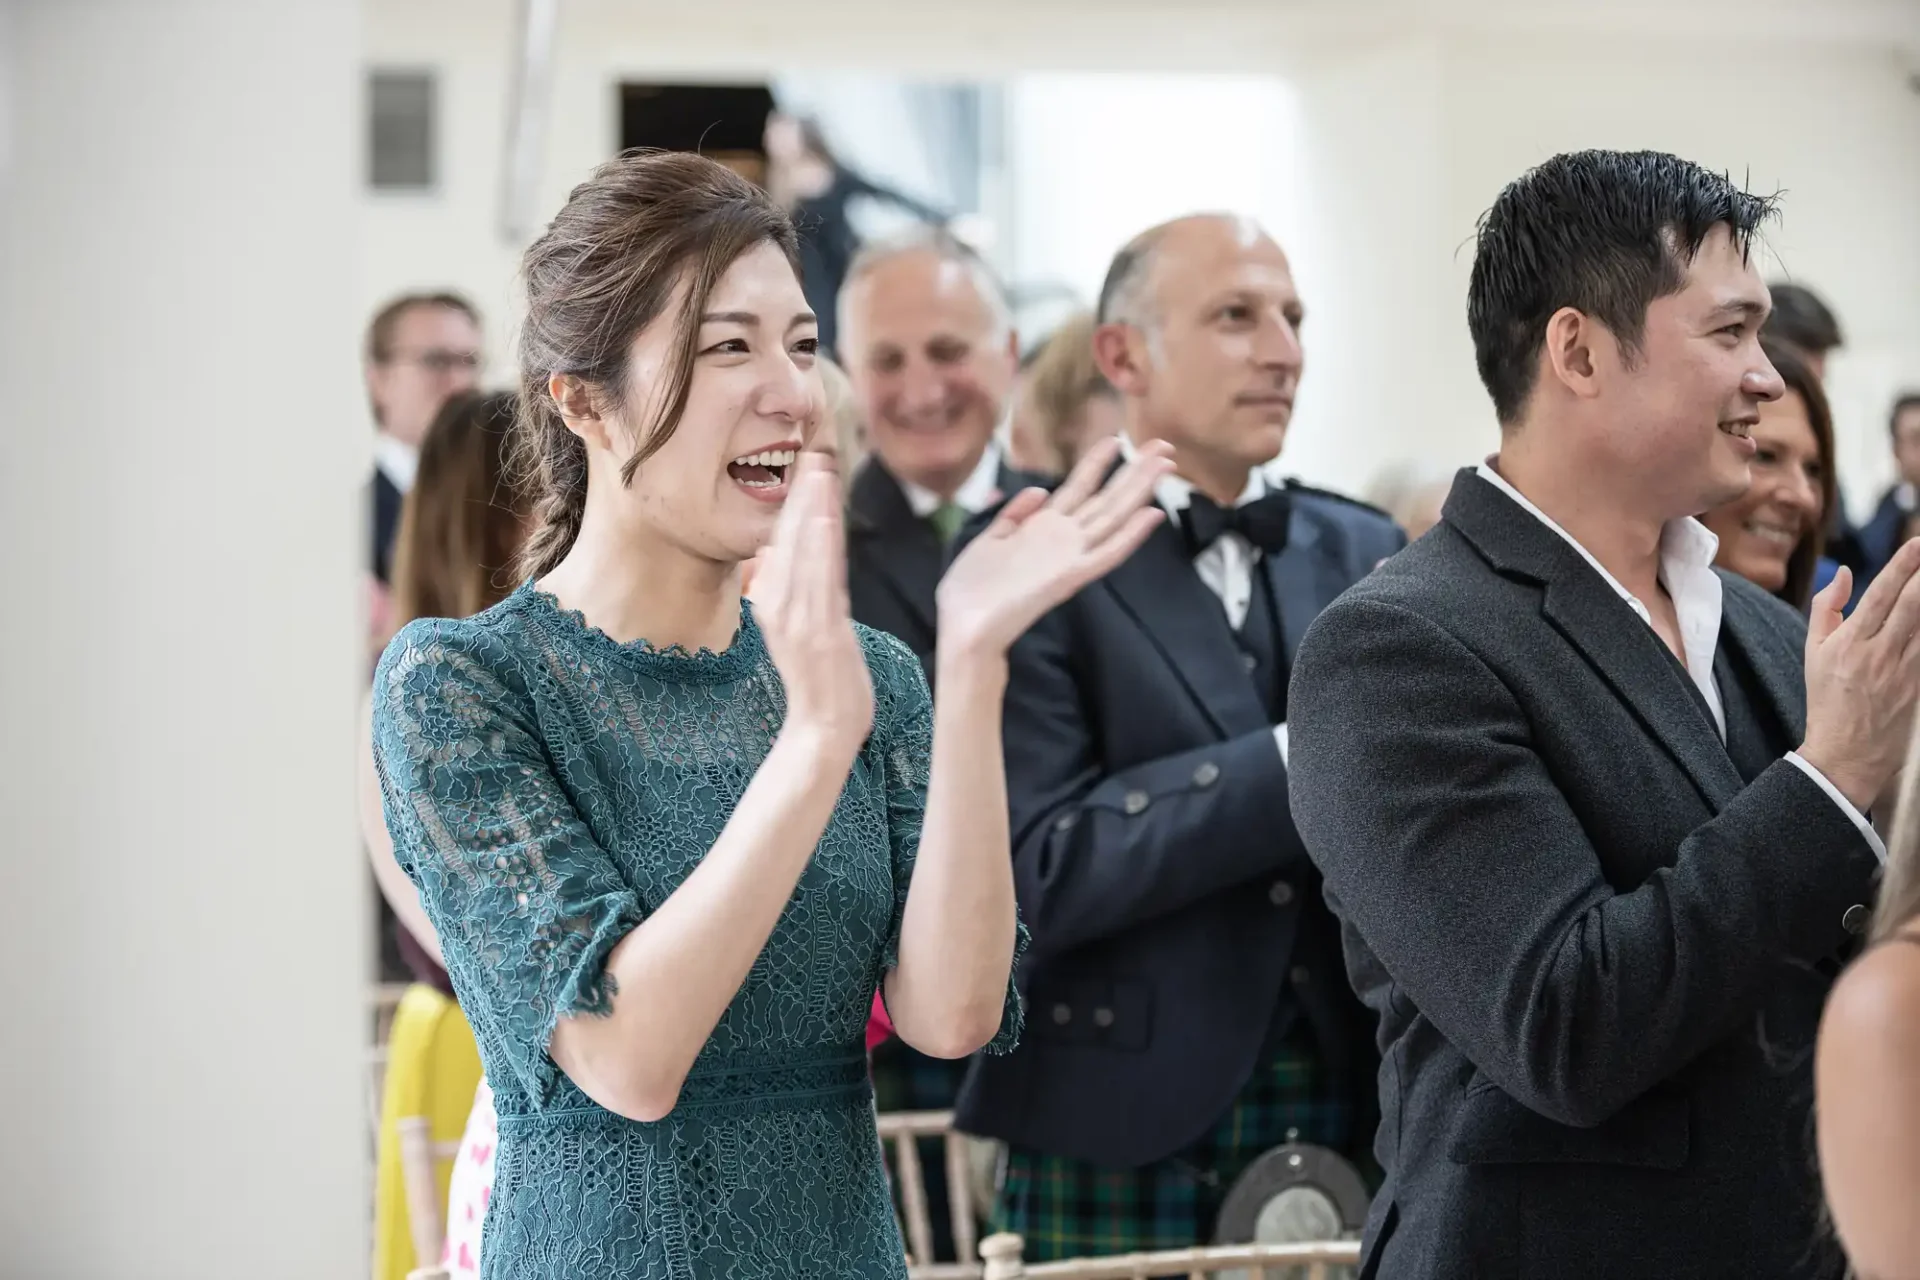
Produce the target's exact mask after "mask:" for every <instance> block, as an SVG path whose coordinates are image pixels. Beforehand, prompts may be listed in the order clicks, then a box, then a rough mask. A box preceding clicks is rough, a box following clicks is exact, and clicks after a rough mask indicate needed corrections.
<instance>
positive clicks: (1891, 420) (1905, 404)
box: [1887, 391, 1920, 438]
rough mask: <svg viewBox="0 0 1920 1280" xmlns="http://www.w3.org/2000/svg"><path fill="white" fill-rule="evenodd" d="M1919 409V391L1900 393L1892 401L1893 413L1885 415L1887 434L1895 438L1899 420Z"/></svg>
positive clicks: (1897, 433) (1898, 428) (1898, 430)
mask: <svg viewBox="0 0 1920 1280" xmlns="http://www.w3.org/2000/svg"><path fill="white" fill-rule="evenodd" d="M1915 409H1920V391H1902V392H1901V393H1900V394H1899V395H1898V396H1896V397H1895V398H1894V401H1893V411H1892V412H1890V413H1889V414H1887V434H1888V435H1891V436H1895V437H1896V438H1897V437H1898V435H1899V432H1900V419H1901V418H1903V417H1905V416H1906V415H1907V414H1909V413H1911V412H1912V411H1913V410H1915Z"/></svg>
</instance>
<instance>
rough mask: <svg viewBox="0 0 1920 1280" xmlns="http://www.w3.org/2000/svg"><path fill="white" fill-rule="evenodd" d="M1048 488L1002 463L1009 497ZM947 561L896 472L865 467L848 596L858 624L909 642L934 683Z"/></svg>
mask: <svg viewBox="0 0 1920 1280" xmlns="http://www.w3.org/2000/svg"><path fill="white" fill-rule="evenodd" d="M1044 483H1046V481H1044V480H1043V479H1042V478H1041V477H1039V476H1034V475H1029V474H1028V473H1026V472H1024V471H1016V470H1014V469H1013V468H1012V467H1009V466H1007V465H1006V464H1005V463H1004V462H1002V463H1001V464H1000V479H999V488H1000V492H1001V494H1002V496H1004V497H1008V498H1011V497H1012V496H1013V495H1014V494H1015V493H1017V492H1018V491H1019V490H1021V489H1024V488H1027V487H1029V486H1031V485H1038V484H1044ZM946 561H947V549H946V548H945V547H943V546H941V545H940V539H939V536H938V535H936V534H935V533H934V531H933V526H932V525H930V524H928V523H927V522H926V521H925V520H923V519H921V518H920V517H919V516H917V515H915V514H914V513H913V507H912V506H911V505H910V504H909V503H908V502H907V495H906V491H905V490H904V489H902V488H901V487H900V482H899V481H898V480H896V479H894V477H893V473H892V472H890V471H888V470H887V469H886V467H884V466H883V465H881V462H880V459H879V458H877V457H869V458H867V460H866V461H864V462H862V463H861V464H860V469H859V470H858V471H857V472H855V473H854V477H853V485H852V488H851V492H850V493H849V494H848V496H847V596H848V601H849V603H850V605H851V607H852V610H853V617H854V621H856V622H861V623H864V624H866V625H867V626H869V627H872V628H874V629H875V630H877V631H885V632H888V633H889V634H891V635H895V636H898V637H899V638H900V639H902V640H904V641H906V642H907V647H908V648H910V649H912V650H913V651H914V653H916V654H918V655H919V657H920V664H921V666H923V667H925V668H926V671H927V679H928V680H932V679H933V650H934V621H935V619H934V589H935V588H936V587H937V586H939V584H940V574H941V572H942V571H943V570H944V569H945V568H946Z"/></svg>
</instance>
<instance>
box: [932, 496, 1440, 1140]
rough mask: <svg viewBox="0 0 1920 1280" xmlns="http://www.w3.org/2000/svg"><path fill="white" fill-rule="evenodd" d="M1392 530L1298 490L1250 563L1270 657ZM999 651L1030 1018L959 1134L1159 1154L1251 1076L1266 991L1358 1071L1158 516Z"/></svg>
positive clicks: (1333, 948)
mask: <svg viewBox="0 0 1920 1280" xmlns="http://www.w3.org/2000/svg"><path fill="white" fill-rule="evenodd" d="M1404 543H1405V538H1404V536H1403V535H1402V534H1401V533H1400V531H1399V529H1398V528H1396V527H1395V526H1394V524H1393V523H1392V521H1391V520H1389V519H1388V518H1387V517H1386V516H1385V515H1383V514H1381V513H1380V512H1377V511H1375V510H1373V509H1372V508H1370V507H1363V506H1361V505H1360V504H1358V503H1353V502H1349V501H1347V500H1345V499H1341V498H1336V497H1333V496H1331V495H1326V494H1320V493H1318V492H1315V491H1312V490H1306V489H1299V488H1296V489H1295V490H1294V503H1293V514H1292V520H1291V524H1290V540H1289V542H1288V544H1287V547H1286V550H1285V551H1284V552H1283V553H1282V554H1280V555H1278V556H1268V557H1262V559H1261V561H1260V567H1259V570H1258V571H1259V572H1263V573H1266V574H1268V575H1269V578H1270V584H1271V587H1272V591H1273V598H1274V600H1275V602H1276V604H1277V607H1278V611H1279V613H1280V617H1281V624H1282V631H1283V636H1282V640H1283V644H1284V647H1285V650H1286V655H1287V657H1288V658H1289V659H1290V658H1291V657H1292V655H1293V651H1294V649H1295V648H1296V647H1297V645H1298V644H1299V642H1300V638H1301V636H1302V635H1303V634H1304V633H1305V632H1306V628H1307V624H1308V623H1309V622H1311V621H1312V620H1313V618H1314V616H1315V615H1316V614H1318V613H1319V612H1320V610H1321V609H1323V608H1324V607H1325V606H1326V605H1327V603H1328V602H1329V601H1331V600H1332V599H1333V598H1334V597H1335V596H1337V595H1339V594H1340V593H1341V592H1342V591H1344V590H1346V589H1347V588H1348V587H1349V586H1351V585H1352V584H1353V583H1354V582H1356V581H1358V580H1359V579H1361V578H1362V577H1364V576H1365V575H1366V574H1367V573H1368V572H1370V571H1371V570H1372V569H1373V567H1374V565H1375V564H1377V563H1378V562H1379V561H1380V560H1381V559H1382V558H1383V557H1386V556H1389V555H1391V554H1393V553H1394V552H1395V551H1396V550H1398V549H1399V548H1400V547H1401V546H1402V545H1403V544H1404ZM1010 662H1011V681H1010V683H1009V685H1008V688H1007V696H1006V711H1005V739H1006V757H1007V793H1008V799H1009V802H1010V807H1011V810H1012V830H1013V859H1014V878H1015V884H1016V886H1017V891H1018V895H1019V901H1020V908H1021V911H1022V913H1023V914H1024V917H1025V919H1026V922H1027V924H1028V926H1029V928H1030V929H1031V930H1032V935H1033V941H1032V948H1031V950H1030V951H1029V953H1028V956H1027V960H1026V963H1025V964H1024V965H1023V967H1022V971H1021V974H1020V982H1021V985H1022V987H1023V988H1024V989H1025V991H1026V994H1027V999H1028V1002H1029V1004H1028V1010H1029V1011H1028V1018H1027V1028H1026V1034H1025V1037H1024V1039H1023V1041H1022V1043H1021V1045H1020V1047H1019V1049H1018V1050H1016V1051H1015V1052H1014V1053H1012V1054H1010V1055H1008V1056H1006V1057H981V1058H978V1059H976V1060H975V1062H974V1064H973V1066H972V1067H971V1068H970V1070H969V1073H968V1077H967V1083H966V1086H965V1088H964V1089H963V1090H962V1091H961V1095H960V1105H959V1125H960V1127H961V1128H962V1129H964V1130H966V1131H968V1132H970V1133H978V1134H984V1135H987V1136H990V1137H996V1138H1003V1139H1006V1140H1007V1141H1009V1142H1013V1143H1017V1144H1019V1145H1021V1146H1024V1147H1028V1148H1032V1149H1036V1150H1039V1151H1042V1152H1046V1153H1049V1154H1055V1155H1062V1156H1068V1157H1073V1158H1076V1159H1081V1160H1088V1161H1092V1162H1094V1163H1097V1164H1103V1165H1109V1166H1132V1165H1140V1164H1145V1163H1147V1162H1149V1161H1152V1160H1156V1159H1159V1158H1161V1157H1164V1156H1167V1155H1169V1154H1172V1153H1173V1152H1176V1151H1178V1150H1179V1149H1181V1148H1182V1147H1185V1146H1187V1145H1188V1144H1190V1143H1191V1142H1192V1141H1193V1140H1194V1139H1196V1138H1198V1137H1199V1136H1200V1135H1201V1134H1202V1133H1204V1132H1205V1130H1206V1129H1207V1128H1208V1127H1209V1126H1210V1125H1212V1124H1213V1123H1214V1122H1215V1121H1216V1120H1218V1119H1219V1117H1220V1115H1221V1114H1222V1113H1223V1112H1224V1111H1225V1110H1226V1109H1227V1107H1228V1106H1229V1105H1230V1104H1231V1103H1232V1101H1233V1099H1234V1096H1235V1095H1236V1094H1237V1093H1238V1092H1239V1091H1240V1089H1241V1088H1242V1086H1243V1085H1244V1084H1245V1083H1246V1081H1247V1079H1248V1078H1249V1076H1250V1074H1251V1072H1252V1070H1253V1068H1254V1066H1255V1065H1256V1062H1257V1059H1258V1056H1259V1054H1260V1052H1261V1049H1262V1047H1263V1041H1264V1040H1265V1038H1266V1036H1267V1033H1268V1031H1269V1027H1270V1023H1271V1022H1272V1021H1273V1018H1274V1015H1275V1013H1276V1010H1277V1009H1278V1008H1279V1006H1280V1002H1281V1000H1282V998H1283V992H1289V993H1290V995H1289V996H1288V998H1291V999H1294V1000H1296V1001H1297V1003H1298V1006H1299V1007H1301V1008H1302V1009H1303V1010H1304V1011H1305V1012H1306V1013H1307V1014H1308V1016H1309V1017H1310V1018H1311V1021H1312V1024H1313V1027H1314V1029H1315V1030H1316V1031H1317V1032H1318V1033H1319V1040H1320V1042H1321V1047H1322V1049H1323V1051H1325V1052H1326V1053H1327V1054H1328V1055H1329V1056H1330V1057H1331V1058H1332V1059H1334V1060H1336V1061H1335V1065H1336V1066H1339V1065H1341V1064H1342V1061H1344V1062H1345V1065H1346V1066H1347V1068H1348V1069H1349V1070H1351V1069H1353V1067H1354V1065H1355V1064H1353V1063H1352V1062H1351V1061H1350V1059H1351V1058H1353V1057H1354V1056H1355V1054H1356V1052H1357V1053H1359V1054H1364V1055H1365V1056H1366V1058H1367V1061H1368V1063H1370V1062H1371V1043H1370V1039H1371V1037H1370V1028H1368V1027H1367V1025H1366V1023H1367V1021H1368V1019H1367V1017H1366V1014H1365V1011H1364V1010H1363V1009H1361V1008H1360V1007H1359V1006H1358V1004H1357V1003H1356V1002H1355V1001H1354V998H1353V996H1352V993H1351V992H1350V991H1349V989H1348V987H1347V983H1346V980H1345V976H1344V974H1343V973H1342V972H1341V969H1340V961H1339V953H1338V950H1337V945H1338V944H1337V935H1336V931H1335V928H1334V923H1333V920H1332V918H1331V917H1330V916H1329V915H1328V914H1327V912H1326V908H1325V906H1324V904H1323V903H1322V901H1321V898H1320V893H1319V889H1318V883H1317V877H1316V876H1315V874H1314V871H1313V868H1312V867H1311V866H1310V865H1309V864H1308V861H1307V857H1306V852H1305V850H1304V849H1303V848H1302V847H1301V845H1300V841H1299V839H1298V837H1297V836H1296V835H1295V833H1294V830H1293V824H1292V823H1291V822H1290V821H1289V820H1288V816H1287V770H1286V768H1285V766H1283V765H1282V764H1281V761H1280V751H1279V747H1278V746H1277V745H1276V743H1275V742H1274V737H1273V721H1272V718H1271V716H1270V715H1269V713H1268V710H1267V708H1266V706H1265V704H1264V703H1263V702H1262V700H1261V698H1260V696H1259V694H1258V693H1257V692H1256V690H1255V686H1254V683H1253V681H1252V680H1251V679H1249V677H1248V675H1247V671H1246V668H1245V667H1244V665H1243V664H1242V660H1241V653H1240V650H1239V649H1238V648H1237V646H1236V644H1235V641H1234V638H1233V634H1232V631H1231V629H1230V627H1229V624H1228V622H1227V618H1226V613H1225V610H1224V609H1223V608H1222V607H1221V604H1220V601H1219V600H1218V598H1216V597H1215V596H1214V595H1213V594H1212V593H1211V592H1210V591H1208V589H1207V587H1206V585H1205V584H1204V583H1202V582H1201V580H1200V578H1199V575H1198V574H1197V573H1195V572H1194V569H1193V564H1192V560H1191V559H1190V557H1189V556H1188V554H1187V550H1186V548H1185V546H1184V545H1183V543H1182V541H1181V538H1180V535H1179V533H1178V532H1177V531H1176V530H1175V528H1174V527H1173V526H1172V524H1171V522H1169V523H1167V524H1163V525H1162V526H1161V527H1160V528H1159V529H1157V530H1155V531H1154V533H1153V535H1152V536H1151V537H1150V538H1149V539H1148V540H1147V542H1146V544H1145V545H1144V546H1142V547H1141V548H1140V550H1139V551H1137V552H1135V553H1134V555H1133V556H1132V557H1131V558H1129V559H1128V560H1127V561H1126V563H1124V564H1122V565H1121V566H1120V567H1119V568H1118V569H1116V570H1114V571H1113V573H1111V574H1110V575H1108V576H1107V577H1106V578H1105V579H1103V580H1102V581H1100V582H1097V583H1095V584H1093V585H1091V586H1089V587H1087V588H1086V589H1085V590H1084V591H1082V592H1080V593H1079V594H1078V595H1077V596H1075V597H1074V598H1073V599H1072V600H1070V601H1068V602H1067V603H1066V604H1064V605H1062V606H1061V607H1060V608H1058V609H1056V610H1054V611H1053V612H1052V613H1050V614H1049V615H1047V616H1046V617H1045V618H1043V619H1042V620H1041V621H1040V622H1039V624H1038V625H1036V626H1035V627H1034V628H1033V629H1032V630H1031V631H1029V632H1028V633H1027V634H1026V636H1024V637H1023V638H1022V639H1021V640H1020V641H1019V642H1018V643H1016V644H1015V645H1014V647H1013V650H1012V653H1011V659H1010ZM1360 1070H1361V1072H1362V1075H1363V1080H1364V1075H1365V1074H1366V1073H1367V1071H1368V1070H1369V1068H1367V1067H1361V1068H1360Z"/></svg>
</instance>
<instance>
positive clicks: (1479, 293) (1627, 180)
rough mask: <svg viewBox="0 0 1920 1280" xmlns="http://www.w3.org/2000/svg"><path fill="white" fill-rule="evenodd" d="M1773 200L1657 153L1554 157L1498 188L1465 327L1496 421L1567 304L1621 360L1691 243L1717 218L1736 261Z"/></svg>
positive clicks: (1528, 380)
mask: <svg viewBox="0 0 1920 1280" xmlns="http://www.w3.org/2000/svg"><path fill="white" fill-rule="evenodd" d="M1773 211H1774V201H1773V199H1772V198H1771V197H1767V196H1756V195H1752V194H1750V193H1748V192H1745V191H1742V190H1741V189H1740V188H1738V187H1736V186H1735V185H1734V184H1733V183H1732V182H1731V181H1730V180H1729V179H1727V178H1726V177H1724V176H1722V175H1718V174H1713V173H1709V172H1707V171H1706V170H1705V169H1703V168H1701V167H1700V166H1699V165H1697V164H1693V163H1691V162H1689V161H1686V160H1682V159H1680V158H1679V157H1678V156H1670V155H1665V154H1663V153H1661V152H1657V151H1632V152H1622V151H1575V152H1568V153H1566V154H1563V155H1557V156H1555V157H1553V159H1551V160H1548V161H1547V162H1546V163H1545V164H1542V165H1540V166H1539V167H1538V168H1536V169H1532V170H1530V171H1528V172H1527V173H1525V174H1523V175H1522V176H1521V177H1519V178H1518V179H1516V180H1515V181H1513V182H1511V183H1509V184H1508V185H1507V188H1506V190H1504V191H1502V192H1501V193H1500V196H1499V198H1498V199H1496V200H1495V201H1494V202H1493V207H1492V208H1491V209H1488V210H1487V211H1486V212H1485V213H1484V214H1482V215H1481V216H1480V226H1479V236H1478V240H1477V243H1476V245H1475V253H1474V259H1473V279H1472V282H1471V283H1470V284H1469V285H1468V287H1467V327H1468V329H1469V330H1470V331H1471V332H1472V334H1473V354H1474V361H1475V363H1476V364H1477V365H1478V366H1479V368H1480V381H1481V382H1482V383H1483V384H1485V386H1486V388H1487V394H1489V395H1491V396H1492V397H1493V407H1494V412H1495V413H1496V414H1497V415H1498V416H1499V419H1500V422H1501V425H1503V426H1511V425H1512V424H1513V423H1515V422H1518V421H1519V419H1520V414H1521V410H1522V409H1523V408H1524V407H1525V406H1526V402H1527V397H1528V396H1529V395H1530V394H1531V393H1532V391H1533V384H1534V379H1535V375H1536V373H1537V371H1538V368H1539V362H1540V348H1541V345H1542V343H1543V342H1544V341H1545V339H1546V330H1547V321H1548V320H1549V319H1550V318H1552V316H1553V314H1554V312H1556V311H1558V310H1560V308H1562V307H1573V308H1575V309H1576V310H1578V311H1581V312H1583V313H1585V314H1586V315H1589V316H1591V317H1593V318H1594V319H1595V320H1598V321H1599V322H1600V323H1601V324H1604V325H1605V326H1606V327H1607V328H1608V330H1610V331H1611V332H1612V333H1613V335H1614V337H1615V338H1617V339H1618V340H1619V341H1620V345H1621V347H1622V348H1623V350H1624V351H1625V352H1626V353H1627V354H1628V356H1629V357H1631V356H1632V355H1634V354H1636V353H1637V351H1638V348H1639V343H1640V339H1641V338H1642V336H1644V331H1645V327H1646V319H1647V307H1648V306H1649V305H1650V304H1651V303H1652V302H1653V301H1654V299H1656V298H1661V297H1664V296H1666V295H1667V294H1671V293H1678V292H1679V291H1680V290H1681V288H1682V287H1683V286H1684V285H1685V284H1686V280H1687V270H1688V268H1689V266H1690V265H1691V264H1692V262H1693V258H1694V255H1695V254H1697V253H1698V252H1699V251H1700V245H1701V242H1702V241H1704V240H1705V239H1706V238H1707V234H1708V232H1710V231H1712V230H1713V228H1714V227H1716V226H1718V225H1720V224H1722V223H1725V224H1726V225H1727V227H1728V228H1729V229H1730V230H1731V231H1732V232H1733V238H1734V243H1735V245H1736V246H1737V247H1738V248H1739V250H1740V252H1741V254H1742V255H1743V256H1744V255H1745V253H1746V252H1747V250H1748V247H1749V245H1750V244H1751V242H1752V239H1753V237H1754V235H1755V233H1756V232H1757V230H1758V228H1759V227H1760V224H1761V223H1762V222H1764V221H1765V220H1766V219H1767V218H1768V217H1769V216H1770V215H1771V214H1772V213H1773Z"/></svg>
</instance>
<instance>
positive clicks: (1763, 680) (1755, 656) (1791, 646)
mask: <svg viewBox="0 0 1920 1280" xmlns="http://www.w3.org/2000/svg"><path fill="white" fill-rule="evenodd" d="M1721 576H1722V577H1723V578H1724V577H1725V576H1726V575H1725V574H1722V575H1721ZM1721 599H1722V600H1723V601H1724V602H1725V604H1724V607H1723V609H1722V611H1721V614H1720V643H1721V644H1722V645H1732V646H1734V647H1735V648H1737V649H1739V651H1740V652H1741V654H1742V655H1743V656H1744V657H1745V658H1746V660H1747V666H1748V667H1749V668H1751V669H1752V671H1753V673H1754V674H1755V676H1757V677H1758V678H1759V681H1760V687H1761V689H1762V690H1763V691H1765V693H1766V696H1767V702H1768V703H1769V705H1770V707H1771V709H1772V711H1773V714H1774V716H1775V717H1776V718H1777V719H1778V720H1779V722H1780V725H1781V727H1782V728H1784V729H1785V730H1786V733H1787V737H1788V738H1790V739H1793V740H1795V741H1798V740H1799V738H1800V736H1801V735H1802V734H1804V733H1805V732H1806V731H1807V683H1806V674H1805V672H1804V670H1803V669H1802V667H1801V665H1800V651H1799V647H1798V646H1796V645H1795V643H1794V639H1793V638H1789V637H1787V636H1783V635H1781V634H1780V632H1779V630H1778V629H1777V628H1776V627H1775V626H1774V625H1773V624H1772V623H1771V622H1770V621H1768V619H1767V618H1766V617H1765V615H1764V614H1763V613H1762V612H1761V610H1760V608H1759V605H1758V603H1757V602H1755V601H1753V600H1750V599H1748V598H1747V595H1746V593H1745V592H1744V591H1741V590H1739V589H1738V588H1729V589H1728V590H1726V591H1724V592H1722V594H1721Z"/></svg>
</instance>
